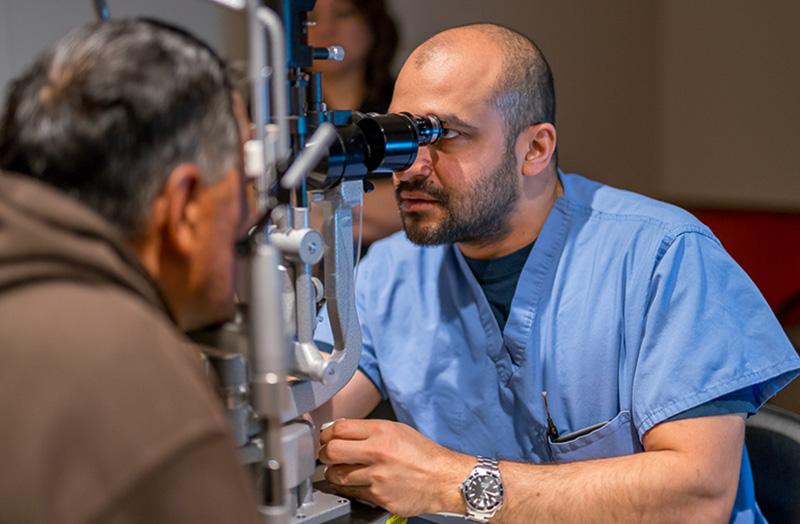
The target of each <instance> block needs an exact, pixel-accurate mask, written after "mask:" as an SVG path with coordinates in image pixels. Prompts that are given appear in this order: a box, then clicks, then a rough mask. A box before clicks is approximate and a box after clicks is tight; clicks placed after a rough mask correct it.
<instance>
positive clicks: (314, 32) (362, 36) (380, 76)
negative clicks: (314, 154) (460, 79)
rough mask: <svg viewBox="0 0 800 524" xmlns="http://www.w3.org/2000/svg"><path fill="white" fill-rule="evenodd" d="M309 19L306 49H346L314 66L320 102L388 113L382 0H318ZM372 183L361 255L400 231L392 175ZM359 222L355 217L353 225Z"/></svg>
mask: <svg viewBox="0 0 800 524" xmlns="http://www.w3.org/2000/svg"><path fill="white" fill-rule="evenodd" d="M308 18H309V21H311V22H313V23H314V24H315V25H312V26H310V27H309V30H308V41H309V44H310V45H313V46H317V47H327V46H332V45H337V46H341V47H342V48H343V49H344V60H342V61H340V62H334V61H330V60H316V61H315V62H314V71H318V72H320V73H322V99H323V100H324V101H325V103H326V104H327V105H328V109H333V110H352V111H360V112H362V113H372V112H374V113H386V111H387V110H388V108H389V103H390V102H391V100H392V90H393V87H394V76H393V75H392V71H391V67H392V60H393V59H394V56H395V53H396V51H397V45H398V31H397V25H396V24H395V22H394V20H392V18H391V16H390V14H389V12H388V11H387V7H386V3H385V2H384V0H317V3H316V6H315V7H314V10H313V11H312V12H310V13H309V16H308ZM372 183H373V184H374V186H375V189H374V190H373V191H372V192H370V193H368V194H366V195H364V205H363V206H362V208H363V210H362V211H361V212H362V215H363V225H362V228H361V234H362V246H363V249H364V250H366V248H367V247H368V246H369V245H370V244H371V243H372V242H374V241H376V240H378V239H380V238H383V237H385V236H387V235H390V234H392V233H394V232H395V231H399V230H400V229H401V228H402V227H403V224H402V222H401V221H400V214H399V212H398V210H397V202H396V201H395V198H394V190H393V187H392V180H391V176H386V177H385V178H379V179H372ZM358 221H359V220H358V217H355V218H354V223H355V224H358ZM355 227H356V228H357V227H358V226H355ZM355 234H356V235H358V231H357V230H356V231H355Z"/></svg>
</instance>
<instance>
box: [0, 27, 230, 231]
mask: <svg viewBox="0 0 800 524" xmlns="http://www.w3.org/2000/svg"><path fill="white" fill-rule="evenodd" d="M232 96H233V89H232V86H231V80H230V77H229V73H228V71H227V67H226V65H225V63H224V62H223V61H222V59H221V58H220V57H219V56H218V55H217V54H216V53H215V52H214V51H213V50H212V49H211V48H210V47H209V46H208V45H206V44H205V43H203V42H202V41H200V40H199V39H197V38H196V37H194V36H193V35H191V34H189V33H187V32H185V31H183V30H181V29H178V28H176V27H172V26H169V25H167V24H164V23H161V22H157V21H154V20H112V21H106V22H97V23H93V24H88V25H85V26H82V27H79V28H77V29H75V30H73V31H72V32H70V33H69V34H68V35H67V36H65V37H64V38H63V39H62V40H61V41H60V42H58V43H57V44H56V45H55V46H54V47H53V48H52V49H50V50H48V51H46V52H44V53H43V54H42V55H40V56H39V57H38V58H37V59H36V60H35V61H34V63H33V64H32V65H31V66H30V67H29V68H28V70H27V71H26V72H25V73H24V74H23V75H22V76H21V77H20V78H18V79H17V80H15V81H14V82H13V83H12V84H11V88H10V91H9V95H8V98H7V100H6V104H5V106H4V108H3V112H2V117H0V169H5V170H8V171H15V172H18V173H22V174H27V175H29V176H32V177H35V178H38V179H40V180H42V181H44V182H46V183H48V184H51V185H53V186H55V187H57V188H59V189H61V190H63V191H65V192H66V193H68V194H70V195H72V196H74V197H75V198H77V199H78V200H80V201H82V202H83V203H85V204H86V205H88V206H89V207H91V208H92V209H94V210H95V211H97V212H98V213H100V214H101V215H102V216H104V217H105V218H106V219H107V220H109V221H110V222H111V223H112V224H114V225H115V226H117V227H118V228H119V229H120V230H121V231H122V232H123V233H124V234H126V235H127V236H129V237H132V238H133V237H136V236H138V235H140V234H141V233H142V232H143V231H142V229H143V226H144V225H145V224H146V222H147V220H148V213H149V211H150V208H151V207H152V204H153V202H154V201H155V198H156V197H157V196H158V193H159V192H160V191H161V190H162V188H163V186H164V183H165V182H166V180H167V178H168V176H169V174H170V173H171V172H172V170H173V169H174V168H175V167H176V166H178V165H179V164H181V163H184V162H190V163H194V164H196V165H198V166H199V168H200V170H201V172H202V176H203V177H204V180H205V181H206V182H209V183H212V182H215V181H216V180H217V179H219V178H221V177H222V176H223V175H224V174H225V173H226V172H228V171H229V170H230V168H231V167H232V166H233V165H235V163H236V162H238V161H239V158H240V148H241V141H240V140H241V139H240V137H239V129H238V126H237V122H236V117H235V116H234V112H233V99H232Z"/></svg>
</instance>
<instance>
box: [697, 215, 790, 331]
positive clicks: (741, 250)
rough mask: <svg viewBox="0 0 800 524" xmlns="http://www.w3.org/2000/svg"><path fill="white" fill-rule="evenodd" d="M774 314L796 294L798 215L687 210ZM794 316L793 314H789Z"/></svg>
mask: <svg viewBox="0 0 800 524" xmlns="http://www.w3.org/2000/svg"><path fill="white" fill-rule="evenodd" d="M689 211H690V212H691V213H692V214H694V215H695V216H696V217H697V218H699V219H700V220H701V221H702V222H703V223H704V224H706V225H707V226H708V227H710V228H711V231H713V232H714V234H715V235H716V236H717V238H719V240H720V242H722V245H723V247H724V248H725V250H726V251H727V252H728V253H729V254H730V255H731V256H732V257H733V259H734V260H736V262H738V263H739V265H740V266H742V268H743V269H744V270H745V271H746V272H747V274H748V275H749V276H750V278H751V279H753V282H755V284H756V285H757V286H758V289H760V290H761V293H762V294H763V295H764V298H765V299H766V300H767V302H768V303H769V305H770V307H772V309H773V311H776V312H777V311H778V310H779V309H780V308H782V307H783V306H785V305H786V304H787V303H788V302H789V301H791V300H792V299H793V298H796V297H798V296H799V295H800V213H786V212H776V211H749V210H737V209H689ZM792 316H794V313H793V314H792Z"/></svg>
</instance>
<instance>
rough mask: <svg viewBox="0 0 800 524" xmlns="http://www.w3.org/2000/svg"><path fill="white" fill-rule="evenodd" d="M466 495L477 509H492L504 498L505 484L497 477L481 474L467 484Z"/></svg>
mask: <svg viewBox="0 0 800 524" xmlns="http://www.w3.org/2000/svg"><path fill="white" fill-rule="evenodd" d="M464 495H465V497H466V499H467V500H468V501H469V503H470V505H471V506H473V507H474V508H475V509H477V510H480V511H485V510H491V509H493V508H494V507H496V506H497V505H498V504H500V502H502V500H503V485H502V484H501V483H500V479H498V478H497V477H494V476H492V475H480V476H478V477H474V478H473V479H472V480H471V481H470V482H469V483H468V484H467V486H466V489H465V490H464Z"/></svg>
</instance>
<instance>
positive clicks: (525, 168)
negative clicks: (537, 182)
mask: <svg viewBox="0 0 800 524" xmlns="http://www.w3.org/2000/svg"><path fill="white" fill-rule="evenodd" d="M517 148H518V152H519V150H522V152H524V155H525V156H524V158H523V161H522V174H523V175H526V176H533V175H538V174H539V173H541V172H542V171H543V170H544V169H545V168H546V167H547V166H548V165H550V160H551V159H552V158H553V154H554V153H555V151H556V128H555V127H554V126H553V124H548V123H543V124H536V125H533V126H530V127H528V128H527V129H525V130H524V131H523V132H522V133H520V135H519V138H518V140H517Z"/></svg>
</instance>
